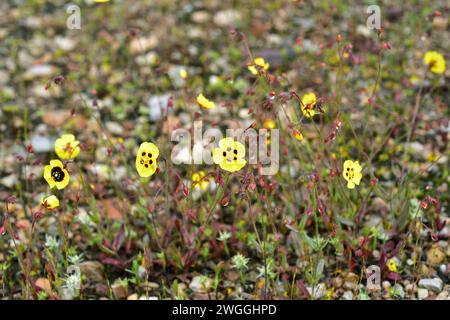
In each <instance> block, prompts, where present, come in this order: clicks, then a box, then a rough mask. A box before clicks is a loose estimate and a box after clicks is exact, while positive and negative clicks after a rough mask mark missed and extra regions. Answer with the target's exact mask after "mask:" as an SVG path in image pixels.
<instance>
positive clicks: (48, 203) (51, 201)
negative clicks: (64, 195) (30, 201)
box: [41, 195, 59, 210]
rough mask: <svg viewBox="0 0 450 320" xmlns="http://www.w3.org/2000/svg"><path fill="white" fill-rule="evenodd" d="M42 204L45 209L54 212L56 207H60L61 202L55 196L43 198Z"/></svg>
mask: <svg viewBox="0 0 450 320" xmlns="http://www.w3.org/2000/svg"><path fill="white" fill-rule="evenodd" d="M41 204H42V206H43V207H44V208H45V209H48V210H52V209H54V208H56V207H59V200H58V198H57V197H56V196H55V195H51V196H50V197H47V198H45V199H44V198H43V199H42V200H41Z"/></svg>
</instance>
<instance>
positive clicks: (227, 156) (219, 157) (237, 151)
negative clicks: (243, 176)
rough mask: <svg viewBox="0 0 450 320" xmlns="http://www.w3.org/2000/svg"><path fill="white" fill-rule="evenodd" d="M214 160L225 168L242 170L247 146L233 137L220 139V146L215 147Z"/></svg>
mask: <svg viewBox="0 0 450 320" xmlns="http://www.w3.org/2000/svg"><path fill="white" fill-rule="evenodd" d="M212 154H213V161H214V163H216V164H218V165H219V166H220V167H221V168H222V169H223V170H225V171H228V172H235V171H239V170H241V169H242V168H243V167H244V166H245V164H246V163H247V161H245V159H244V158H245V147H244V145H243V144H242V143H240V142H237V141H234V140H233V139H232V138H224V139H222V140H220V141H219V148H214V149H213V152H212Z"/></svg>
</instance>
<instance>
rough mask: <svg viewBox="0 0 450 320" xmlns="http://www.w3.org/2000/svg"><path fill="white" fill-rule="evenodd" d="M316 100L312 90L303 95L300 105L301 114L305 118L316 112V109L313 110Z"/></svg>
mask: <svg viewBox="0 0 450 320" xmlns="http://www.w3.org/2000/svg"><path fill="white" fill-rule="evenodd" d="M316 101H317V97H316V94H315V93H314V92H308V93H306V94H304V95H303V97H302V103H301V106H300V107H301V109H302V112H303V115H304V116H305V117H306V118H312V117H313V116H314V115H315V114H316V111H315V110H314V108H315V106H316Z"/></svg>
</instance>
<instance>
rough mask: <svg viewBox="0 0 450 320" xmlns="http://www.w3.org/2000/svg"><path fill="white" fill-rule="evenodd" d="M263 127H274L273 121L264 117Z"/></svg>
mask: <svg viewBox="0 0 450 320" xmlns="http://www.w3.org/2000/svg"><path fill="white" fill-rule="evenodd" d="M263 127H264V128H265V129H275V128H276V124H275V121H273V120H272V119H266V120H264V123H263ZM269 132H270V131H269Z"/></svg>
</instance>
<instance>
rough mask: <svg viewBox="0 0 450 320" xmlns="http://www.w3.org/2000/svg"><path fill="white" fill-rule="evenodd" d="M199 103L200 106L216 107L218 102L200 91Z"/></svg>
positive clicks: (206, 107)
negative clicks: (207, 97)
mask: <svg viewBox="0 0 450 320" xmlns="http://www.w3.org/2000/svg"><path fill="white" fill-rule="evenodd" d="M196 100H197V103H198V104H199V106H200V107H202V108H205V109H212V108H215V107H216V104H215V103H214V101H210V100H208V99H206V97H205V96H204V95H203V94H202V93H200V94H199V95H198V96H197V98H196Z"/></svg>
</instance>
